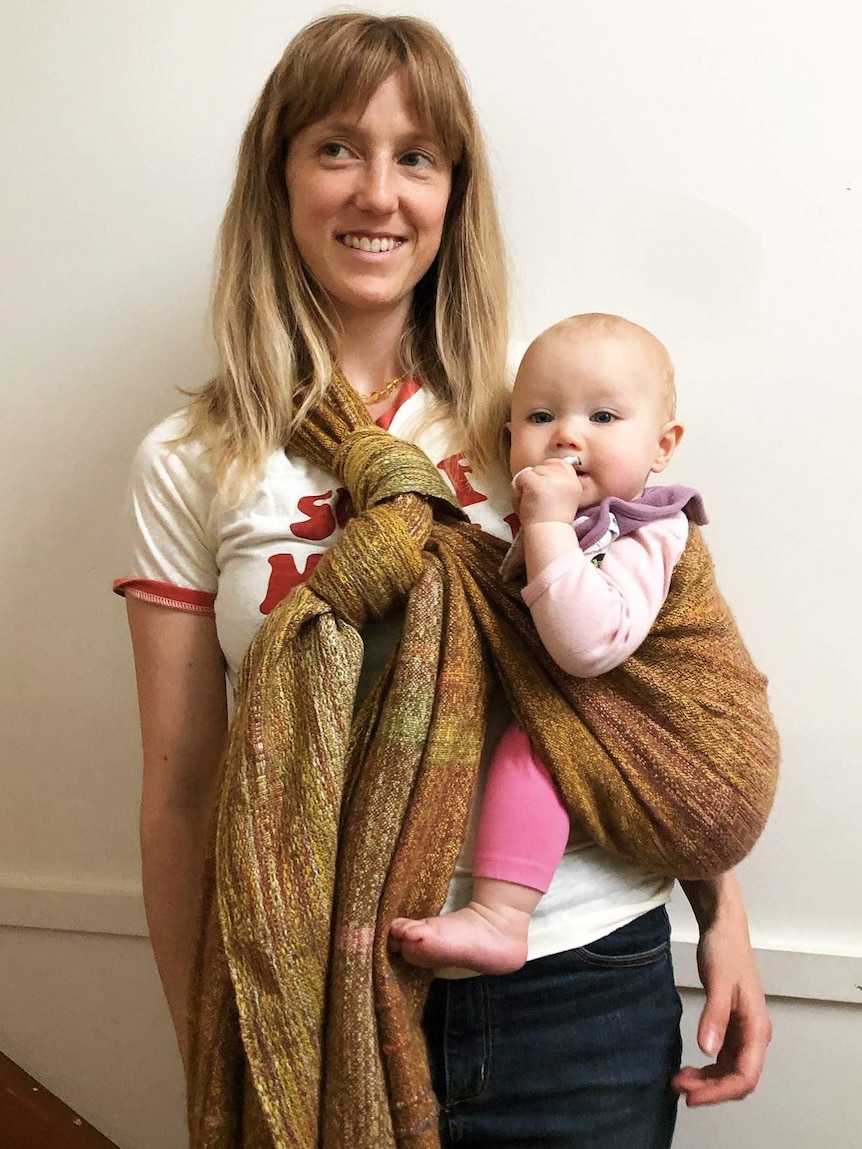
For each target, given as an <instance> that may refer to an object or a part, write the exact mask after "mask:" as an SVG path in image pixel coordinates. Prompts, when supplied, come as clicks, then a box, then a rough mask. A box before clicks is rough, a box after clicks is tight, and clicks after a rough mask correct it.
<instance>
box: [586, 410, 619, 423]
mask: <svg viewBox="0 0 862 1149" xmlns="http://www.w3.org/2000/svg"><path fill="white" fill-rule="evenodd" d="M615 419H616V415H614V414H613V412H612V411H596V412H595V414H593V415H591V416H590V420H591V421H592V422H593V423H613V421H614V420H615Z"/></svg>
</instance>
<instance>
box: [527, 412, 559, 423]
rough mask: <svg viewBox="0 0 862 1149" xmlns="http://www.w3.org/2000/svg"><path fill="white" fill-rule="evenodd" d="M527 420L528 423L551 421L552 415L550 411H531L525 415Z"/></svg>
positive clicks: (552, 419)
mask: <svg viewBox="0 0 862 1149" xmlns="http://www.w3.org/2000/svg"><path fill="white" fill-rule="evenodd" d="M527 420H528V422H530V423H553V421H554V416H553V415H552V414H551V412H550V411H533V413H532V414H531V415H528V416H527Z"/></svg>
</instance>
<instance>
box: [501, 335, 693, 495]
mask: <svg viewBox="0 0 862 1149" xmlns="http://www.w3.org/2000/svg"><path fill="white" fill-rule="evenodd" d="M675 413H676V392H675V389H674V374H673V363H672V362H671V359H670V356H669V355H668V353H667V350H666V349H665V347H664V345H663V344H662V343H660V342H659V340H658V339H656V337H655V336H654V335H651V334H650V332H649V331H646V330H645V329H644V328H643V327H638V325H637V324H636V323H630V322H629V321H628V320H627V319H621V318H620V317H619V316H618V315H599V314H590V315H574V316H572V318H571V319H564V320H562V321H561V322H560V323H556V324H555V325H554V326H553V327H550V328H548V330H547V331H544V332H542V334H541V335H540V336H539V337H538V338H537V339H535V340H534V341H533V342H532V343H531V344H530V346H529V347H528V349H527V352H526V354H525V355H524V358H523V360H522V362H521V366H520V368H519V370H518V375H517V378H516V379H515V388H514V391H513V392H512V418H511V422H510V423H509V424H508V427H509V433H510V435H511V452H510V464H511V468H512V473H513V474H516V473H517V472H518V471H520V470H522V469H523V468H524V467H535V466H537V465H538V464H539V463H541V462H543V461H544V460H545V459H550V458H557V459H559V458H566V457H568V456H580V463H579V464H576V466H575V469H576V471H577V472H578V477H579V478H580V480H581V486H582V488H583V498H582V499H581V506H582V507H587V506H592V505H593V504H595V503H599V502H601V500H602V499H604V498H606V497H607V496H608V495H616V496H617V497H619V498H622V499H634V498H637V497H638V495H640V494H641V493H642V491H643V489H644V486H645V484H646V481H647V479H648V477H649V476H650V474H658V473H659V472H660V471H663V470H664V469H665V467H666V466H667V465H668V463H669V462H670V459H671V456H672V455H673V452H674V450H675V448H676V445H677V443H678V442H679V440H680V439H681V438H682V433H683V428H682V425H681V424H680V423H677V422H676V420H675Z"/></svg>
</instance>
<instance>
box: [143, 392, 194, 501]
mask: <svg viewBox="0 0 862 1149" xmlns="http://www.w3.org/2000/svg"><path fill="white" fill-rule="evenodd" d="M167 478H170V479H171V481H172V482H173V483H180V484H181V485H184V486H187V485H189V484H191V485H199V486H201V487H204V488H206V489H207V491H211V489H212V487H213V480H212V470H211V467H210V465H209V461H208V452H207V450H206V448H205V446H204V444H203V443H201V442H200V440H198V439H195V438H193V437H189V435H188V411H187V408H181V409H180V410H179V411H174V412H173V414H171V415H168V416H167V418H165V419H162V420H161V421H160V422H159V423H156V425H155V426H154V427H151V428H150V430H149V431H147V433H146V435H144V437H143V439H142V440H141V442H140V444H139V446H138V449H137V451H136V452H135V458H134V462H133V464H132V479H133V481H134V482H139V481H145V482H146V481H151V482H156V483H158V482H164V481H165V480H166V479H167Z"/></svg>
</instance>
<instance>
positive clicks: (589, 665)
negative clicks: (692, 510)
mask: <svg viewBox="0 0 862 1149" xmlns="http://www.w3.org/2000/svg"><path fill="white" fill-rule="evenodd" d="M687 539H688V518H687V517H686V515H685V514H684V513H683V512H682V511H678V512H677V513H676V514H674V515H672V516H671V517H669V518H665V519H659V520H657V521H655V522H651V523H647V524H645V525H644V526H642V527H640V528H639V529H638V530H636V531H633V532H632V533H631V534H627V535H624V536H623V537H621V538H619V539H616V540H615V541H614V543H613V544H612V545H611V546H610V547H609V548H608V550H607V552H606V553H605V555H604V558H603V559H602V561H601V565H599V566H597V565H595V564H594V563H593V561H592V559H591V558H589V557H588V556H587V555H585V554H584V552H583V551H582V550H580V549H574V550H572V551H569V552H567V553H566V554H564V555H560V556H558V557H557V558H556V559H554V560H553V562H550V563H549V564H548V565H547V566H546V567H545V569H544V570H543V571H542V572H541V574H539V575H538V577H537V578H534V579H533V580H532V582H530V583H528V584H527V586H525V587H524V590H523V592H522V594H523V598H524V601H525V602H526V604H527V606H528V607H529V608H530V611H531V613H532V616H533V621H534V622H535V624H536V630H537V631H538V632H539V637H540V638H541V640H542V643H543V644H544V646H545V649H546V650H547V651H548V653H549V654H550V655H551V657H552V658H553V660H554V662H556V663H557V665H558V666H559V667H560V668H561V669H562V670H565V671H566V673H567V674H572V675H576V676H577V677H579V678H594V677H595V676H596V675H599V674H604V673H606V671H608V670H613V668H614V667H615V666H619V665H620V663H621V662H623V661H624V660H625V659H626V658H628V656H629V655H630V654H631V653H632V652H633V651H635V650H637V648H638V647H639V646H640V644H641V643H642V642H643V641H644V639H645V638H646V636H647V634H648V633H649V630H650V627H651V626H652V624H653V622H654V621H655V619H656V615H657V614H658V612H659V611H660V610H661V608H662V605H663V603H664V600H665V599H666V598H667V592H668V588H669V587H670V580H671V575H672V574H673V568H674V567H675V566H676V564H677V562H678V561H679V559H680V556H681V555H682V552H683V550H684V549H685V544H686V540H687Z"/></svg>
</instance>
